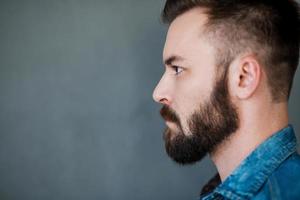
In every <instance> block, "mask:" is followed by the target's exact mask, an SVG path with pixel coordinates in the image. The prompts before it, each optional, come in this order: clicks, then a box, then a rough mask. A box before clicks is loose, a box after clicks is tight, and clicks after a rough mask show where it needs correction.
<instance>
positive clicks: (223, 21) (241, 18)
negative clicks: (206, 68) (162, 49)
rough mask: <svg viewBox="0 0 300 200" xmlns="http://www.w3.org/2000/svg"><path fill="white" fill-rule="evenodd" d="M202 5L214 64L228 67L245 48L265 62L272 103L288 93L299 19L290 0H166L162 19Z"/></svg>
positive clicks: (295, 62) (296, 59) (296, 55)
mask: <svg viewBox="0 0 300 200" xmlns="http://www.w3.org/2000/svg"><path fill="white" fill-rule="evenodd" d="M198 7H200V8H204V9H203V10H204V12H205V14H207V16H208V20H207V23H206V24H205V33H208V35H210V36H213V37H210V36H208V37H209V38H210V39H211V40H210V41H212V42H213V45H214V46H215V48H216V49H218V51H217V55H216V62H217V64H218V65H219V66H223V67H224V66H226V67H228V66H229V65H230V63H231V62H232V61H233V59H234V58H235V57H236V56H237V55H238V54H241V53H245V52H248V51H251V53H255V55H256V56H257V58H258V60H259V61H260V62H261V63H262V64H263V65H264V66H265V72H266V74H267V80H268V86H269V87H270V91H271V95H272V99H273V101H275V102H280V101H286V100H288V98H289V96H290V91H291V87H292V83H293V78H294V75H295V72H296V69H297V66H298V62H299V42H300V31H299V29H300V17H299V5H298V4H297V2H296V1H294V0H167V1H166V4H165V7H164V9H163V12H162V21H163V22H164V23H167V24H170V23H172V21H173V20H174V19H175V18H176V17H178V16H179V15H181V14H183V13H185V12H187V11H189V10H191V9H193V8H198Z"/></svg>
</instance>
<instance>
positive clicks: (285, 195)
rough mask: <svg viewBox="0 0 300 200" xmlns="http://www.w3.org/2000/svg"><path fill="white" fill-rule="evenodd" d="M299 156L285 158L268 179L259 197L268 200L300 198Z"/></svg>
mask: <svg viewBox="0 0 300 200" xmlns="http://www.w3.org/2000/svg"><path fill="white" fill-rule="evenodd" d="M299 188H300V156H299V154H298V153H294V154H292V155H291V156H290V157H289V158H287V159H286V160H285V161H284V162H283V163H282V164H281V165H280V166H279V167H278V168H277V169H276V170H275V171H274V172H273V173H272V174H271V176H270V177H269V178H268V180H267V181H266V183H265V184H264V186H263V188H262V189H261V192H260V193H261V194H259V196H268V197H269V198H268V199H296V198H299V197H300V190H299Z"/></svg>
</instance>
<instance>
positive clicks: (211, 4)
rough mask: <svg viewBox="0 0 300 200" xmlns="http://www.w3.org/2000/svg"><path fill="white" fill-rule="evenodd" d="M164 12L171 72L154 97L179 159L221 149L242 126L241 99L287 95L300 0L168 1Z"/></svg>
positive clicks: (294, 64)
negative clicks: (221, 145) (298, 2)
mask: <svg viewBox="0 0 300 200" xmlns="http://www.w3.org/2000/svg"><path fill="white" fill-rule="evenodd" d="M162 17H163V21H164V22H166V23H169V24H170V26H169V30H168V34H167V39H166V44H165V48H164V55H163V57H164V63H165V66H166V71H165V73H164V75H163V77H162V79H161V81H160V82H159V84H158V85H157V87H156V89H155V91H154V93H153V97H154V99H155V100H156V101H157V102H159V103H162V104H163V105H164V106H163V108H162V110H161V115H162V116H163V118H164V119H165V120H166V123H167V126H168V128H167V130H166V132H165V135H164V139H165V144H166V150H167V153H168V154H169V156H170V157H172V158H173V159H174V160H175V161H177V162H179V163H182V164H186V163H194V162H196V161H198V160H200V159H201V158H202V157H203V156H204V155H205V154H206V153H212V152H213V151H215V150H216V148H217V147H218V145H220V144H221V143H222V142H223V141H224V140H226V138H228V137H230V136H231V135H232V133H234V132H235V131H236V130H237V129H238V127H239V124H240V119H239V113H240V112H243V111H242V110H241V106H240V104H241V102H243V101H247V100H249V99H251V98H254V97H255V95H258V94H259V95H260V96H263V95H264V96H265V97H266V98H269V99H270V101H272V102H273V103H278V102H282V101H287V99H288V97H289V94H290V90H291V86H292V81H293V76H294V73H295V71H296V68H297V65H298V57H299V34H300V33H299V27H300V26H299V25H300V23H299V14H298V7H297V4H296V3H295V2H294V1H291V0H285V1H274V0H273V1H271V0H226V1H225V0H224V1H222V0H167V2H166V5H165V8H164V11H163V15H162Z"/></svg>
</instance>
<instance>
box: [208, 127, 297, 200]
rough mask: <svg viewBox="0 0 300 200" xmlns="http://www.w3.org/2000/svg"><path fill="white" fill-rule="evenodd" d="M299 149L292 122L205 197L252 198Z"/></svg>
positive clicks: (265, 142) (256, 150)
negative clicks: (273, 173) (271, 175)
mask: <svg viewBox="0 0 300 200" xmlns="http://www.w3.org/2000/svg"><path fill="white" fill-rule="evenodd" d="M296 151H297V149H296V137H295V133H294V130H293V127H292V126H291V125H289V126H287V127H286V128H284V129H282V130H280V131H278V132H277V133H275V134H273V135H272V136H271V137H269V138H268V139H267V140H265V141H264V142H263V143H262V144H260V145H259V146H258V147H257V148H256V149H255V150H254V151H253V152H252V153H251V154H250V155H249V156H248V157H247V158H246V159H244V160H243V161H242V162H241V164H240V165H239V166H238V167H237V168H236V169H235V170H234V171H233V172H232V173H231V175H230V176H228V177H227V178H226V179H225V181H224V182H223V183H222V184H220V185H219V186H218V187H217V188H216V189H215V190H214V191H213V192H212V193H211V194H209V195H208V196H206V197H205V198H203V199H213V198H215V197H217V196H220V195H222V196H223V197H227V198H229V199H241V198H245V199H248V198H252V197H253V196H254V195H255V194H256V193H257V191H258V190H259V189H260V188H261V186H262V185H263V184H264V182H265V181H266V180H267V178H268V177H269V176H270V174H271V173H272V172H273V171H274V170H275V169H276V168H277V167H278V166H279V165H280V164H281V163H282V162H283V161H284V160H285V159H286V158H287V157H289V156H290V155H291V154H293V153H294V152H296Z"/></svg>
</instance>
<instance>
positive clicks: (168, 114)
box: [160, 105, 179, 124]
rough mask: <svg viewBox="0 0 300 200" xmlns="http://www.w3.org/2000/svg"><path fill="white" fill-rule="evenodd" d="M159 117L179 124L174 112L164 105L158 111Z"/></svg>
mask: <svg viewBox="0 0 300 200" xmlns="http://www.w3.org/2000/svg"><path fill="white" fill-rule="evenodd" d="M160 115H161V116H162V118H164V120H166V121H170V122H174V123H177V124H179V117H178V115H177V114H176V112H175V111H174V110H172V109H171V108H170V107H168V106H166V105H164V106H163V107H162V108H161V110H160Z"/></svg>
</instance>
